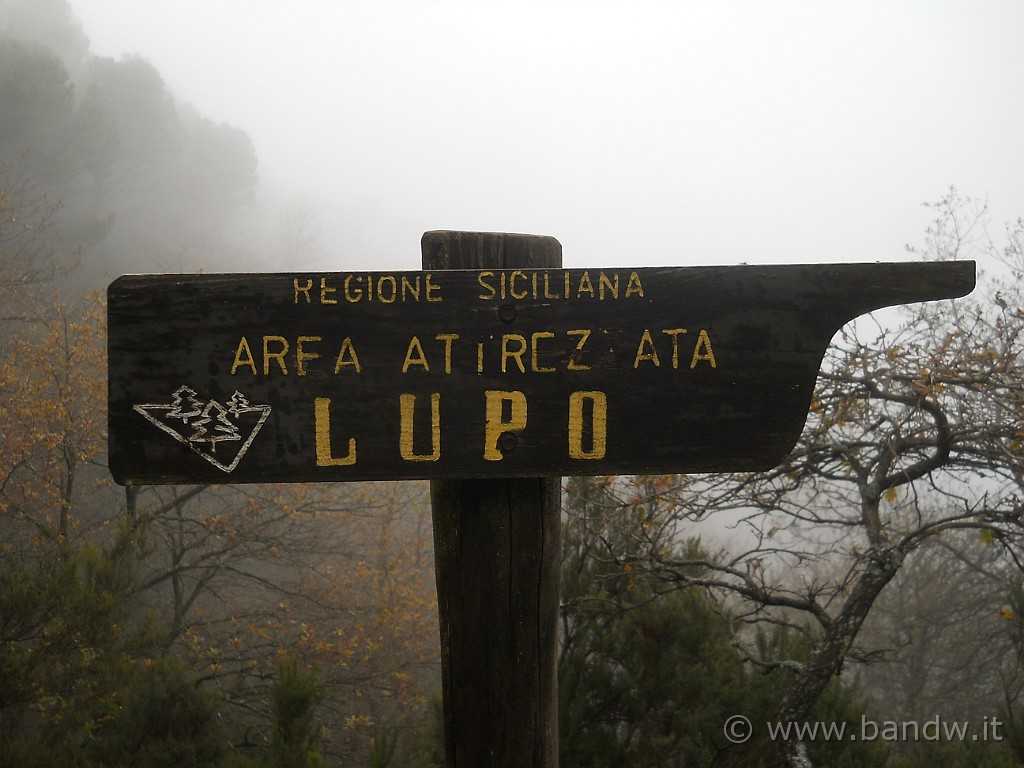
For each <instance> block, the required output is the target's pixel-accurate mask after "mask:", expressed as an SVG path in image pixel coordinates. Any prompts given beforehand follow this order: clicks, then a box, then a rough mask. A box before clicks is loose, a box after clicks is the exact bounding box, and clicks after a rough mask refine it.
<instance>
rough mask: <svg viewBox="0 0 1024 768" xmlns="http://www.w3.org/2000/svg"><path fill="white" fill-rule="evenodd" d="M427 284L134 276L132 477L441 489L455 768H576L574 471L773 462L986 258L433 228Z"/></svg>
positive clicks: (130, 315)
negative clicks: (566, 552)
mask: <svg viewBox="0 0 1024 768" xmlns="http://www.w3.org/2000/svg"><path fill="white" fill-rule="evenodd" d="M422 251H423V269H422V271H419V272H341V273H319V272H317V273H312V272H288V273H280V274H223V275H187V276H186V275H156V276H127V277H122V278H120V279H118V280H116V281H115V282H114V283H113V284H111V286H110V288H109V291H108V319H109V434H110V438H109V439H110V466H111V472H112V473H113V475H114V478H115V480H117V482H119V483H122V484H138V483H217V482H224V483H247V482H331V481H347V480H369V479H375V480H380V479H411V478H429V479H431V481H432V484H431V495H432V503H433V510H434V537H435V556H436V561H437V585H438V601H439V609H440V619H441V639H442V672H443V685H444V702H445V721H446V727H445V733H446V736H445V739H446V750H447V755H448V757H447V760H448V765H449V766H460V767H469V766H473V767H474V768H475V767H476V766H483V765H493V766H519V765H523V766H541V767H548V766H555V765H557V753H558V748H557V717H556V710H557V705H556V696H555V647H556V620H557V613H558V568H559V557H560V547H559V525H560V518H559V514H560V511H559V510H560V508H559V486H560V484H559V480H558V478H559V477H561V476H563V475H574V474H583V475H604V474H637V473H662V472H663V473H681V472H708V471H743V470H751V471H753V470H758V469H766V468H768V467H771V466H773V465H775V464H777V463H778V462H779V461H781V460H782V459H783V458H784V456H785V454H786V453H787V452H788V451H789V450H790V449H791V448H792V446H793V444H794V443H795V442H796V439H797V437H798V436H799V433H800V430H801V428H802V426H803V423H804V420H805V416H806V414H807V409H808V406H809V405H810V400H811V394H812V390H813V386H814V382H815V378H816V376H817V373H818V368H819V366H820V364H821V359H822V356H823V354H824V352H825V350H826V348H827V346H828V343H829V341H830V339H831V337H832V336H833V334H834V333H835V332H836V331H837V330H838V329H839V328H840V327H841V326H842V325H843V324H844V323H846V322H847V321H849V320H850V319H852V318H854V317H856V316H857V315H859V314H862V313H864V312H867V311H870V310H873V309H876V308H880V307H884V306H890V305H894V304H901V303H907V302H915V301H926V300H933V299H940V298H949V297H955V296H961V295H964V294H966V293H968V292H969V291H970V290H971V289H972V288H973V286H974V270H975V265H974V263H973V262H944V263H927V264H921V263H898V264H839V265H830V264H821V265H792V266H775V267H757V266H737V267H679V268H642V269H641V268H637V269H632V268H625V269H612V268H603V269H597V268H594V269H563V268H562V266H561V246H560V245H559V244H558V241H556V240H554V239H553V238H549V237H535V236H526V235H507V234H491V233H468V232H428V233H426V234H425V235H424V236H423V241H422Z"/></svg>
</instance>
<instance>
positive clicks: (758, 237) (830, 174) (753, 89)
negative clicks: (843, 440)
mask: <svg viewBox="0 0 1024 768" xmlns="http://www.w3.org/2000/svg"><path fill="white" fill-rule="evenodd" d="M71 5H72V8H73V11H74V13H75V14H76V15H77V17H78V18H79V19H80V21H81V23H82V27H83V29H84V31H85V34H86V35H87V36H88V38H89V41H90V44H91V50H92V52H93V53H94V54H97V55H101V56H109V57H114V58H119V57H121V56H123V55H124V54H130V53H137V54H139V55H141V56H142V57H144V58H146V59H147V60H149V61H150V62H152V64H153V65H154V67H155V68H156V69H157V70H158V71H159V72H160V74H161V75H162V77H163V78H164V79H165V81H166V83H167V85H168V87H169V89H171V90H172V91H173V92H174V93H175V94H176V95H177V96H178V97H180V98H181V99H183V100H185V101H187V102H190V103H191V104H193V105H195V107H196V108H197V109H198V111H199V112H200V113H201V114H202V115H204V116H206V117H207V118H209V119H211V120H213V121H215V122H221V121H223V122H226V123H229V124H231V125H233V126H236V127H238V128H240V129H242V130H244V131H245V132H247V133H248V134H249V135H250V136H251V137H252V140H253V143H254V146H255V151H256V154H257V157H258V160H259V174H260V186H259V192H258V201H259V202H260V203H262V204H264V206H270V207H273V206H277V207H278V208H280V207H281V206H283V205H286V204H291V205H292V206H293V208H294V206H298V208H300V209H301V210H303V211H305V213H306V214H307V215H309V214H315V217H316V231H317V232H318V234H319V240H320V246H321V247H320V248H319V249H318V252H317V253H315V254H307V255H306V261H305V262H304V263H306V264H308V265H309V266H323V267H327V268H336V269H347V268H388V269H391V268H416V267H418V264H419V238H420V236H421V234H422V233H423V232H424V231H426V230H430V229H466V230H496V231H518V232H529V233H536V234H547V235H553V236H555V237H557V238H558V239H559V240H560V241H561V242H562V244H563V248H564V259H565V263H566V264H567V265H568V266H576V267H583V266H590V265H612V264H621V265H663V264H671V265H677V264H678V265H683V264H717V263H726V264H728V263H739V262H759V263H773V262H793V261H811V262H818V261H826V262H838V261H875V260H890V259H901V258H907V255H906V254H905V252H904V246H905V245H906V244H907V243H917V242H920V239H921V233H922V231H923V229H924V227H925V226H926V225H927V224H928V222H929V221H930V218H931V215H930V213H929V212H928V211H927V210H925V209H923V208H922V206H921V203H922V202H924V201H929V200H935V199H937V198H938V197H939V196H940V195H942V194H943V192H944V191H946V190H947V189H948V187H949V186H950V185H955V186H956V187H957V188H958V189H959V190H960V191H961V192H962V193H964V194H968V195H973V196H976V197H979V198H984V197H987V198H988V199H989V201H990V204H991V207H992V219H993V222H994V225H995V226H996V227H999V226H1001V224H1002V222H1003V221H1005V220H1008V219H1013V218H1016V217H1017V216H1018V215H1020V214H1021V213H1022V212H1024V149H1022V144H1021V142H1020V136H1021V135H1024V88H1022V73H1024V48H1022V46H1021V45H1020V44H1019V43H1020V40H1021V39H1024V35H1022V33H1024V6H1021V5H1020V4H1019V3H1017V2H986V3H974V2H931V3H924V2H908V3H900V4H892V3H881V2H877V3H874V2H868V3H863V2H862V3H827V4H825V3H815V2H785V3H771V4H766V3H754V2H721V3H709V2H681V3H668V2H665V3H659V2H641V3H630V4H626V3H614V2H605V3H593V2H587V3H583V2H579V3H577V2H548V3H535V2H517V3H505V2H495V3H483V2H480V3H473V2H468V1H465V2H400V1H398V0H389V1H388V2H327V1H326V0H300V1H297V2H287V3H286V2H283V1H282V0H217V1H216V2H210V1H209V0H173V2H172V1H171V0H147V2H145V3H127V2H123V0H72V3H71ZM296 201H298V202H296ZM256 210H259V211H261V213H260V214H259V215H257V216H254V217H252V219H251V220H250V221H248V222H247V223H246V225H245V227H244V228H243V229H244V230H245V231H247V232H250V233H252V232H259V230H260V228H261V227H266V226H268V221H269V220H272V221H275V222H276V221H277V220H278V218H277V217H278V214H275V215H274V216H272V217H269V219H268V216H267V215H266V214H265V213H262V212H263V211H265V210H267V208H266V207H263V208H259V209H256ZM263 236H264V240H266V235H265V233H264V235H263ZM222 258H225V257H224V256H223V255H218V256H217V263H211V264H207V265H206V266H207V267H208V268H236V267H237V266H238V265H235V264H230V263H222V262H221V259H222ZM268 258H269V260H270V262H274V261H275V257H274V256H273V255H268ZM311 262H315V263H311Z"/></svg>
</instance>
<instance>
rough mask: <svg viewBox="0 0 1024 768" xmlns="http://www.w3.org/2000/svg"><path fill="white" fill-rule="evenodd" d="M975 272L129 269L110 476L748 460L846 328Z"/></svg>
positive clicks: (113, 351)
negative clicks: (215, 271)
mask: <svg viewBox="0 0 1024 768" xmlns="http://www.w3.org/2000/svg"><path fill="white" fill-rule="evenodd" d="M973 285H974V264H973V262H956V263H953V262H949V263H928V264H917V263H914V264H907V263H897V264H835V265H821V264H817V265H788V266H773V267H763V266H734V267H683V268H643V269H629V268H626V269H608V268H604V269H474V270H452V271H445V270H441V271H419V272H339V273H306V272H295V273H280V274H215V275H190V276H182V275H153V276H148V275H139V276H126V277H122V278H120V279H118V280H116V281H115V282H114V283H113V284H111V286H110V288H109V291H108V317H109V361H110V363H109V408H110V412H109V427H110V466H111V470H112V473H113V475H114V478H115V479H116V480H117V481H118V482H119V483H122V484H125V483H179V482H187V483H194V482H231V483H246V482H319V481H344V480H364V479H405V478H472V477H528V476H559V475H574V474H586V475H601V474H624V473H632V474H635V473H648V472H704V471H717V470H729V471H738V470H758V469H763V468H767V467H770V466H772V465H774V464H777V463H778V462H779V461H780V460H781V459H782V458H783V456H784V455H785V453H786V452H787V451H788V450H789V449H790V448H791V447H792V445H793V443H794V442H795V440H796V438H797V436H798V435H799V431H800V429H801V426H802V424H803V422H804V417H805V415H806V412H807V408H808V405H809V402H810V397H811V392H812V388H813V386H814V382H815V378H816V376H817V373H818V368H819V365H820V363H821V359H822V356H823V354H824V351H825V349H826V347H827V345H828V343H829V340H830V339H831V337H832V336H833V334H834V333H835V332H836V331H837V330H838V329H839V328H840V327H841V326H842V325H843V324H844V323H845V322H847V321H848V320H850V319H852V318H853V317H855V316H857V315H859V314H862V313H864V312H867V311H870V310H873V309H876V308H879V307H882V306H888V305H892V304H899V303H907V302H915V301H924V300H931V299H939V298H946V297H954V296H960V295H963V294H965V293H967V292H969V291H970V290H971V289H972V288H973Z"/></svg>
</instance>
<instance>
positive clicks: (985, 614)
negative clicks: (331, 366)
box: [0, 0, 1024, 768]
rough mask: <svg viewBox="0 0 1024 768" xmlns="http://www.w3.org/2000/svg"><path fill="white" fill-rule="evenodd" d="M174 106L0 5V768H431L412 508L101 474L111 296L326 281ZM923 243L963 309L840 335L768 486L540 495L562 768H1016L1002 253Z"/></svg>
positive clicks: (431, 665)
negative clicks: (552, 584)
mask: <svg viewBox="0 0 1024 768" xmlns="http://www.w3.org/2000/svg"><path fill="white" fill-rule="evenodd" d="M187 98H188V95H187V94H176V93H172V92H170V90H169V89H168V87H167V86H166V84H165V82H164V80H163V79H162V78H161V74H160V72H158V71H157V70H156V69H155V68H154V66H152V65H151V64H150V63H149V62H148V61H147V60H146V59H145V58H142V57H135V56H133V57H125V58H122V59H120V60H112V59H108V58H101V57H97V56H95V55H93V54H92V53H91V52H90V46H89V41H88V37H87V36H86V31H84V30H83V29H82V28H81V26H80V24H79V23H78V22H77V21H76V19H75V17H74V14H73V12H72V10H71V8H70V6H69V4H68V3H67V1H66V0H46V1H45V2H28V1H27V0H25V1H24V2H23V1H21V0H7V2H0V324H2V332H0V393H2V396H0V765H4V766H7V765H11V766H27V767H30V766H54V765H60V766H83V767H84V766H89V767H96V768H98V767H100V766H110V767H113V766H184V765H188V766H231V767H238V768H241V767H244V766H250V767H256V766H376V767H377V768H381V767H383V766H392V767H393V768H426V767H428V766H442V765H444V754H443V740H442V735H441V732H440V731H441V719H440V706H441V705H440V687H441V686H440V658H439V654H440V651H439V641H438V626H437V604H436V597H435V593H434V589H435V588H434V560H433V553H432V535H431V525H430V507H429V493H428V487H427V485H426V484H424V483H360V484H350V485H322V486H321V485H317V484H310V485H302V486H299V485H265V486H159V487H149V486H128V487H127V488H122V487H119V486H117V485H115V484H114V483H113V481H112V480H111V477H110V474H109V472H108V470H107V468H106V460H105V450H106V383H105V382H106V347H105V338H104V316H105V309H104V306H103V289H104V288H105V286H106V285H107V283H109V282H110V280H112V279H113V278H115V277H117V276H118V275H120V274H121V273H123V272H129V271H134V272H193V271H199V270H204V269H205V270H209V271H225V270H231V269H235V270H252V268H253V265H257V268H259V266H260V265H264V264H272V265H273V266H274V268H276V269H287V268H290V267H298V266H300V265H301V264H302V260H303V258H304V257H311V256H313V255H314V254H315V253H316V252H317V251H318V250H319V249H320V248H321V247H322V245H321V244H320V243H319V241H318V237H317V229H316V222H315V221H314V220H313V217H311V216H310V215H309V214H308V212H307V211H306V210H305V209H303V207H302V206H301V205H298V204H289V203H281V204H280V205H279V206H277V209H276V210H269V209H268V206H267V205H266V204H260V205H257V202H256V201H257V194H256V193H257V190H258V189H259V187H258V185H259V184H260V183H261V182H260V177H259V173H258V171H259V164H258V147H256V146H254V145H253V143H252V142H251V140H250V139H249V137H248V136H247V134H246V131H245V127H244V126H241V127H235V126H231V125H224V124H219V123H216V122H213V121H211V120H209V119H207V118H205V117H204V116H203V115H202V114H199V112H198V111H197V110H196V109H194V108H193V107H191V106H190V105H189V103H188V101H187ZM914 202H916V201H914ZM930 209H931V214H932V215H931V218H932V221H933V223H932V224H931V225H930V226H929V227H928V229H927V230H926V231H925V232H923V233H922V234H921V239H920V242H919V243H918V244H916V245H913V246H910V247H909V250H910V251H911V253H910V254H908V255H907V257H908V258H913V259H918V260H928V259H938V260H943V259H945V260H949V259H961V258H971V259H976V260H977V261H978V266H979V283H978V288H977V289H976V290H975V292H974V293H973V294H971V295H970V296H968V297H966V298H964V299H960V300H956V301H943V302H936V303H931V304H923V305H913V306H908V307H903V308H900V309H892V310H886V311H884V312H880V313H877V314H876V315H872V316H865V317H862V318H860V319H858V320H857V321H856V322H854V323H852V324H850V325H848V326H847V327H846V328H844V329H843V331H842V332H841V333H840V334H837V336H836V337H835V339H834V340H833V342H832V344H831V346H830V348H829V350H828V352H827V353H826V356H825V360H824V361H823V364H822V371H821V375H820V376H819V379H818V382H817V387H816V392H815V396H814V400H813V402H812V404H811V407H810V411H809V413H808V418H807V422H806V426H805V428H804V430H803V433H802V435H801V438H800V441H799V443H798V444H797V446H796V448H795V449H794V450H793V452H792V454H791V455H790V456H789V457H788V459H787V460H786V462H785V463H784V464H783V465H781V466H779V467H777V468H776V469H774V470H772V471H769V472H764V473H758V474H727V475H692V476H683V475H679V476H644V477H577V478H571V479H567V480H566V481H565V482H564V488H563V513H562V514H563V531H562V549H563V553H562V555H563V556H562V598H561V608H560V640H559V729H560V762H561V765H562V766H564V767H565V768H573V767H575V766H579V767H580V768H584V767H586V768H600V767H601V766H606V767H608V768H612V767H613V766H615V767H618V766H621V767H625V766H630V767H633V766H636V767H637V768H651V767H653V766H666V767H668V766H686V767H687V768H691V767H697V766H748V767H749V766H775V765H788V766H807V765H813V766H832V767H833V768H834V767H837V766H839V767H842V766H889V767H890V768H909V767H910V766H922V767H923V766H939V767H941V766H979V767H980V766H990V767H991V766H1018V765H1024V559H1022V557H1021V551H1022V550H1021V542H1022V538H1024V517H1022V516H1024V501H1022V500H1024V377H1022V367H1021V366H1022V362H1024V288H1022V285H1024V283H1022V278H1024V221H1022V220H1018V221H1016V222H1015V223H1010V224H1009V225H1003V224H1001V223H993V222H990V221H989V219H988V215H987V212H986V206H985V203H984V201H979V200H976V199H972V198H971V197H969V196H967V195H964V194H962V193H960V192H959V191H957V190H956V189H953V188H950V189H947V190H936V200H935V201H934V202H933V203H931V204H930ZM256 219H259V220H260V222H261V226H260V228H259V230H258V231H259V232H261V233H266V232H270V233H271V235H269V236H264V235H262V234H261V236H259V237H256V236H254V235H253V234H252V232H254V231H256V230H255V229H254V228H253V227H251V226H248V224H251V222H252V221H254V220H256ZM481 685H486V681H481ZM736 715H742V716H744V717H746V718H748V719H749V720H750V721H751V722H752V723H753V724H754V726H755V727H754V729H753V733H752V735H751V737H750V738H749V739H742V738H732V739H730V736H735V734H734V733H730V732H729V731H728V729H727V727H726V724H727V722H728V721H729V719H730V718H731V717H733V716H736ZM940 721H941V722H940ZM773 722H774V723H808V724H813V723H822V724H837V723H846V724H848V725H849V726H850V728H851V730H850V731H849V732H848V733H857V734H859V737H858V738H856V739H853V738H849V737H845V738H842V739H839V738H828V737H827V736H826V734H825V733H824V732H813V733H812V732H809V731H806V730H804V731H797V730H787V731H786V732H785V733H782V734H779V733H775V734H770V733H769V732H768V729H767V728H765V727H764V726H765V724H766V723H773ZM907 723H912V724H916V726H917V727H918V728H917V730H916V731H914V732H912V733H906V732H905V730H906V729H905V728H904V732H901V733H896V731H898V730H899V728H900V727H902V726H903V725H904V724H907ZM951 724H954V725H955V724H969V730H967V731H966V732H964V733H961V734H957V733H948V732H947V733H942V734H940V733H939V730H940V726H941V727H948V726H949V725H951ZM866 726H870V727H873V728H874V729H875V730H874V731H873V732H872V731H870V728H866ZM853 729H856V730H853ZM872 736H873V737H872Z"/></svg>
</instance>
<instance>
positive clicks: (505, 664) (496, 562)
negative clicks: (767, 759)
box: [422, 232, 562, 768]
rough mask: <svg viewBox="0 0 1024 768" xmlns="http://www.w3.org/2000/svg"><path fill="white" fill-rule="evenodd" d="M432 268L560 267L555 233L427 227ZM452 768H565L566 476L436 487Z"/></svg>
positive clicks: (426, 260)
mask: <svg viewBox="0 0 1024 768" xmlns="http://www.w3.org/2000/svg"><path fill="white" fill-rule="evenodd" d="M422 251H423V266H424V268H425V269H438V268H453V267H469V266H484V267H486V266H490V267H495V268H497V267H522V266H542V267H557V266H559V265H560V264H561V258H562V250H561V246H560V245H559V243H558V241H557V240H554V239H553V238H548V237H536V236H528V235H501V234H489V235H477V234H469V233H459V232H428V233H427V234H425V235H424V236H423V241H422ZM430 498H431V509H432V513H433V522H434V560H435V575H436V579H437V605H438V623H439V626H440V630H441V680H442V693H443V702H444V706H443V711H444V737H445V755H446V766H447V768H477V766H530V768H557V766H558V687H557V682H558V675H557V651H558V615H559V614H558V607H559V579H560V565H561V555H562V552H561V535H560V531H561V524H562V523H561V482H560V480H559V478H557V477H527V478H522V477H513V478H489V479H447V478H444V479H435V480H431V482H430Z"/></svg>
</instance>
